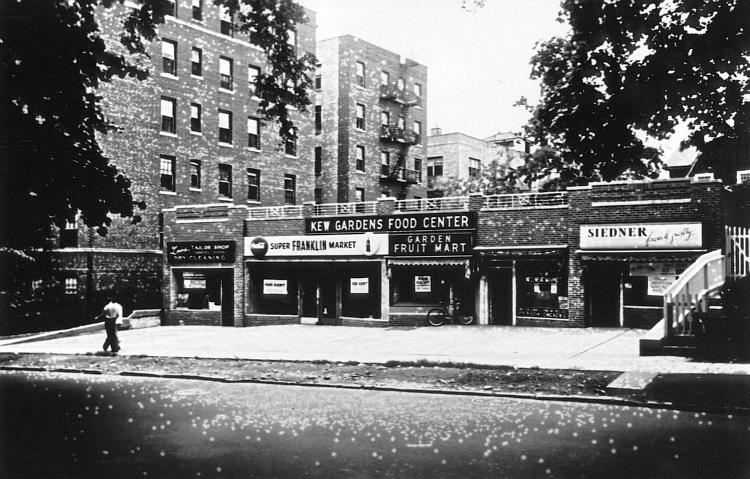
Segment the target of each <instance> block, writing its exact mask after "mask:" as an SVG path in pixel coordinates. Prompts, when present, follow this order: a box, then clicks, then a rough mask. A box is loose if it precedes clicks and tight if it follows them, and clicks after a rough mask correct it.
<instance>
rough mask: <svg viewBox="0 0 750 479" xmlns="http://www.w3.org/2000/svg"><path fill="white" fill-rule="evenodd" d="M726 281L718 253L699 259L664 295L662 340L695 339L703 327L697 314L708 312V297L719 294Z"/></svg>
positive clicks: (724, 267)
mask: <svg viewBox="0 0 750 479" xmlns="http://www.w3.org/2000/svg"><path fill="white" fill-rule="evenodd" d="M725 278H726V262H725V258H724V255H723V254H722V253H721V250H715V251H711V252H710V253H706V254H704V255H702V256H700V257H699V258H698V259H696V260H695V262H694V263H693V264H691V265H690V266H689V267H688V268H687V269H686V270H685V271H684V272H683V273H682V274H681V275H680V277H679V278H678V279H677V281H675V282H674V283H672V285H670V286H669V287H668V288H667V289H666V291H665V292H664V319H665V321H664V328H665V331H664V336H665V337H671V336H694V335H695V334H696V333H698V331H699V330H700V328H701V327H702V325H700V324H698V323H697V319H698V318H697V315H696V313H700V312H707V311H708V307H709V303H708V300H709V295H711V294H712V293H714V292H716V291H718V290H719V289H720V288H721V287H722V286H723V285H724V281H725Z"/></svg>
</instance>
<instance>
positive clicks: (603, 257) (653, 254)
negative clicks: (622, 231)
mask: <svg viewBox="0 0 750 479" xmlns="http://www.w3.org/2000/svg"><path fill="white" fill-rule="evenodd" d="M706 251H707V250H705V249H682V250H680V249H651V250H645V249H644V250H632V249H630V250H576V254H580V255H581V261H623V262H633V261H638V262H649V263H664V262H685V261H692V260H694V259H695V258H697V257H698V256H700V255H702V254H703V253H705V252H706Z"/></svg>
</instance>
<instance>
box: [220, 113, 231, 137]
mask: <svg viewBox="0 0 750 479" xmlns="http://www.w3.org/2000/svg"><path fill="white" fill-rule="evenodd" d="M219 143H228V144H231V143H232V112H231V111H224V110H219Z"/></svg>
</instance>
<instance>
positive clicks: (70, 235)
mask: <svg viewBox="0 0 750 479" xmlns="http://www.w3.org/2000/svg"><path fill="white" fill-rule="evenodd" d="M77 247H78V221H77V220H73V221H66V222H65V228H63V229H61V230H60V248H77Z"/></svg>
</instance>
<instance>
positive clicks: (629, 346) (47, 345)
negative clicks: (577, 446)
mask: <svg viewBox="0 0 750 479" xmlns="http://www.w3.org/2000/svg"><path fill="white" fill-rule="evenodd" d="M645 333H646V331H644V330H636V329H608V328H607V329H604V328H587V329H567V328H522V327H498V326H491V327H481V326H470V327H467V326H443V327H440V328H383V329H381V328H355V327H342V326H310V325H287V326H261V327H252V328H222V327H211V326H168V327H155V328H145V329H136V330H130V331H121V332H120V339H121V340H122V351H121V352H120V354H121V355H146V356H170V357H202V358H238V359H256V360H289V361H315V360H327V361H333V362H345V361H358V362H362V363H375V364H384V363H386V362H388V361H391V360H394V361H419V360H428V361H431V362H445V363H471V364H476V365H490V366H514V367H519V368H529V367H535V366H536V367H540V368H549V369H552V368H554V369H580V370H610V371H638V372H652V373H662V374H668V373H669V374H671V373H685V374H746V375H750V364H725V363H700V362H691V361H690V360H688V359H685V358H679V357H670V356H648V357H641V356H639V355H638V340H639V339H640V338H641V337H642V336H643V335H644V334H645ZM103 341H104V333H103V332H98V333H90V334H82V335H79V336H73V337H64V338H55V339H49V340H43V341H37V342H26V343H20V344H8V343H9V341H7V340H6V341H2V342H0V352H16V353H26V352H29V353H58V354H86V353H94V352H97V351H99V350H100V348H101V344H102V343H103Z"/></svg>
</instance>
